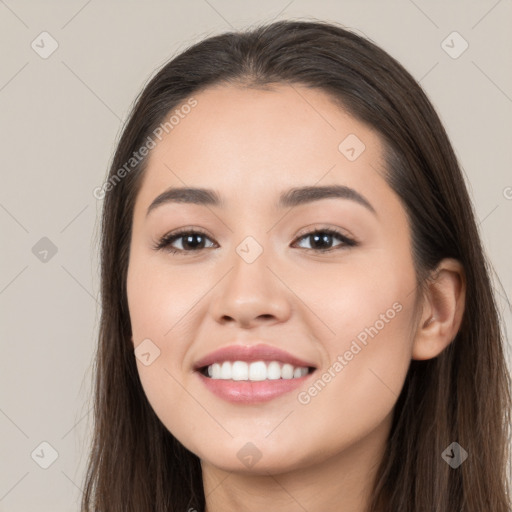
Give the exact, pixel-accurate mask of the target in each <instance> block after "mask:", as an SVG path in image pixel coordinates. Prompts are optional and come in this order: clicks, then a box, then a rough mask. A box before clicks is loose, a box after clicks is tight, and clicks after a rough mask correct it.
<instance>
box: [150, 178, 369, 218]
mask: <svg viewBox="0 0 512 512" xmlns="http://www.w3.org/2000/svg"><path fill="white" fill-rule="evenodd" d="M332 198H336V199H348V200H350V201H354V202H356V203H358V204H360V205H362V206H364V207H365V208H366V209H367V210H369V211H370V212H372V213H373V214H375V215H377V212H376V211H375V208H374V207H373V206H372V205H371V203H370V202H369V201H368V200H367V199H366V198H365V197H364V196H362V195H361V194H360V193H359V192H357V191H356V190H354V189H353V188H350V187H347V186H345V185H328V186H321V187H319V186H307V187H298V188H292V189H290V190H287V191H286V192H283V193H282V194H281V195H280V197H279V201H278V203H277V206H278V208H291V207H293V206H300V205H303V204H307V203H312V202H314V201H319V200H321V199H332ZM167 203H187V204H197V205H204V206H216V207H223V206H224V205H225V203H224V201H223V200H222V199H221V197H220V195H219V194H218V193H217V192H215V190H212V189H207V188H195V187H171V188H168V189H167V190H165V191H164V192H163V193H162V194H160V195H159V196H157V197H156V198H155V199H154V200H153V202H152V203H151V204H150V205H149V208H148V210H147V213H146V216H147V215H149V214H150V212H151V211H153V210H154V209H155V208H157V207H158V206H161V205H163V204H167Z"/></svg>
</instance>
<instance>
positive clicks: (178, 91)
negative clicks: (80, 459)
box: [82, 21, 511, 512]
mask: <svg viewBox="0 0 512 512" xmlns="http://www.w3.org/2000/svg"><path fill="white" fill-rule="evenodd" d="M275 83H285V84H292V85H293V84H300V85H305V86H308V87H313V88H317V89H319V90H322V91H324V92H326V93H328V94H329V95H330V96H331V97H332V98H333V99H334V100H335V101H337V102H338V104H339V105H340V106H341V107H343V108H344V109H345V110H346V111H347V112H349V113H350V114H351V115H353V116H354V117H355V118H357V119H358V120H360V121H363V122H365V123H367V124H368V125H370V126H371V127H373V128H374V129H375V130H377V132H378V133H379V134H380V136H381V138H382V141H383V143H384V147H385V158H386V160H385V161H386V169H387V175H386V179H387V182H388V183H389V185H390V186H391V187H392V189H393V190H394V191H395V192H396V193H397V195H398V196H399V197H400V199H401V201H402V204H403V206H404V208H405V210H406V212H407V215H408V219H409V223H410V226H411V237H412V247H413V256H414V262H415V268H416V270H417V280H418V284H419V285H420V288H419V289H421V285H422V284H423V283H424V282H425V279H426V278H427V276H428V273H429V272H430V271H432V270H433V269H435V266H436V264H437V263H438V262H439V261H440V260H441V259H443V258H445V257H452V258H456V259H458V260H459V261H460V262H461V263H462V264H463V266H464V270H465V275H466V286H467V291H466V306H465V313H464V316H463V320H462V324H461V327H460V330H459V332H458V334H457V336H456V338H455V339H454V340H453V342H452V343H451V344H450V345H449V346H448V347H447V348H446V349H445V350H444V351H443V352H442V353H441V354H440V355H439V356H438V357H436V358H433V359H430V360H425V361H411V364H410V368H409V371H408V374H407V377H406V381H405V384H404V386H403V389H402V391H401V394H400V396H399V398H398V401H397V403H396V406H395V409H394V419H393V424H392V429H391V432H390V436H389V440H388V443H387V447H386V453H385V455H384V457H383V459H382V462H381V464H380V466H379V471H378V474H377V478H376V480H375V482H374V492H373V495H372V497H371V504H370V507H369V508H368V512H384V511H388V510H389V511H393V512H420V511H422V512H423V511H424V512H433V511H436V512H455V511H457V512H459V511H461V512H462V511H464V512H483V511H492V512H509V511H510V494H509V492H510V489H509V487H508V486H509V484H508V481H509V476H508V477H507V472H508V471H509V468H507V461H508V457H509V454H510V445H509V437H508V435H509V429H510V408H511V396H510V375H509V373H508V370H507V366H506V360H505V356H504V347H503V333H502V332H501V328H500V326H501V322H502V319H501V318H500V317H499V314H498V310H497V307H496V303H495V298H494V296H493V293H492V287H491V283H490V277H489V275H490V264H489V263H488V261H487V260H486V258H485V256H484V254H483V250H482V246H481V242H480V236H479V233H478V229H477V225H476V222H475V215H474V212H473V208H472V205H471V202H470V198H469V196H468V192H467V189H466V185H465V182H464V179H463V176H462V173H461V170H460V167H459V164H458V162H457V159H456V156H455V154H454V151H453V149H452V147H451V144H450V141H449V139H448V136H447V134H446V132H445V129H444V128H443V126H442V124H441V121H440V119H439V117H438V115H437V114H436V112H435V110H434V108H433V106H432V104H431V103H430V101H429V100H428V98H427V96H426V95H425V93H424V92H423V91H422V89H421V87H420V86H419V85H418V83H417V82H416V81H415V80H414V78H413V77H412V76H411V75H410V74H409V73H408V72H407V71H406V70H405V69H404V68H403V67H402V66H401V65H400V64H399V63H398V62H397V61H396V60H395V59H394V58H392V57H391V56H390V55H388V54H387V53H386V52H385V51H384V50H382V49H381V48H379V47H378V46H377V45H375V44H374V43H372V42H371V41H369V40H368V39H365V38H363V37H361V36H359V35H356V34H355V33H353V32H351V31H349V30H346V29H344V28H342V27H341V26H339V25H336V24H334V23H327V22H319V21H278V22H275V23H272V24H267V25H263V26H259V27H256V28H254V27H253V28H252V29H251V30H246V31H240V32H229V33H224V34H221V35H217V36H213V37H209V38H208V39H205V40H203V41H201V42H199V43H197V44H195V45H193V46H191V47H189V48H188V49H187V50H186V51H183V52H182V53H181V54H179V55H178V56H176V57H175V58H173V59H172V60H171V61H170V62H168V63H167V64H165V65H164V66H163V67H162V68H161V69H160V70H159V71H158V72H157V73H156V74H155V76H154V77H153V78H152V79H151V80H150V81H149V82H148V83H147V85H146V86H145V88H144V90H143V91H142V92H141V94H140V95H139V97H138V98H137V100H136V102H135V105H134V107H133V109H132V112H131V115H130V117H129V119H128V122H127V124H126V126H125V128H124V131H123V133H122V135H121V137H120V140H119V143H118V145H117V150H116V152H115V155H114V158H113V161H112V165H111V168H110V171H109V175H108V180H107V181H108V182H109V186H108V187H103V188H102V190H101V196H100V198H102V199H103V200H104V204H103V215H102V226H101V237H102V238H101V295H102V316H101V323H100V332H99V340H98V341H99V343H98V349H97V356H96V360H95V374H96V375H95V377H96V380H95V406H94V432H93V440H92V447H91V451H90V457H89V463H88V470H87V474H86V479H85V480H86V481H85V490H84V496H83V502H82V512H86V511H87V512H88V511H101V512H116V511H119V512H121V511H122V512H128V511H136V512H149V511H152V512H164V511H165V512H173V511H179V512H185V511H187V510H188V509H189V508H193V509H196V510H197V511H198V512H202V511H203V510H204V506H205V497H204V491H203V485H202V474H201V466H200V461H199V459H198V457H197V456H196V455H194V454H193V453H191V452H190V451H188V450H187V449H185V448H184V447H183V446H182V445H181V443H180V442H179V441H178V440H176V439H175V438H174V437H173V435H172V434H171V433H170V432H169V431H168V430H167V429H166V428H165V426H164V425H163V424H162V423H161V422H160V420H159V419H158V417H157V416H156V415H155V413H154V411H153V410H152V408H151V406H150V405H149V403H148V400H147V399H146V397H145V394H144V391H143V389H142V386H141V383H140V381H139V377H138V373H137V368H136V363H135V357H134V351H133V345H132V343H131V339H130V338H131V327H130V317H129V311H128V307H127V296H126V276H127V266H128V255H129V245H130V236H131V224H132V217H133V207H134V201H135V198H136V195H137V192H138V190H139V187H140V183H141V177H142V175H143V173H144V169H145V164H146V162H147V157H145V158H142V159H140V161H139V160H138V159H137V162H136V163H134V161H132V160H131V158H132V157H133V155H134V153H135V152H137V151H138V150H139V148H141V147H142V146H143V145H144V144H145V141H147V140H148V137H150V136H151V134H152V133H154V131H155V130H156V129H157V128H158V126H159V125H160V123H162V121H164V119H165V118H166V116H167V115H168V114H169V113H170V112H171V111H172V110H173V109H176V108H177V107H178V106H179V105H182V104H183V103H184V102H186V101H187V99H189V98H191V97H192V96H193V95H194V94H195V93H196V94H197V93H198V92H199V91H200V90H201V89H204V88H205V87H208V86H210V85H214V84H215V85H218V84H234V85H238V86H242V87H257V88H258V87H269V86H271V85H272V84H275ZM127 162H131V164H130V166H128V167H127V166H126V163H127ZM123 166H124V169H125V172H124V173H119V170H120V169H121V168H123ZM120 175H122V177H121V178H120ZM452 442H457V443H459V444H460V445H461V446H462V448H463V449H464V450H465V451H466V452H467V453H468V455H469V456H468V458H467V460H466V461H465V462H463V463H462V464H461V465H460V466H459V467H457V468H456V469H454V468H452V467H450V466H449V465H448V464H447V463H446V462H445V460H443V458H442V456H441V455H442V453H443V451H444V450H445V449H446V448H447V447H448V446H449V445H450V444H451V443H452Z"/></svg>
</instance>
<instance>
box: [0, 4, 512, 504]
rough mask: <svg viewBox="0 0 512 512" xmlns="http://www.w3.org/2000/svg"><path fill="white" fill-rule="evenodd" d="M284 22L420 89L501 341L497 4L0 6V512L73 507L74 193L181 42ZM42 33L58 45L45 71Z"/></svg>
mask: <svg viewBox="0 0 512 512" xmlns="http://www.w3.org/2000/svg"><path fill="white" fill-rule="evenodd" d="M285 18H295V19H312V18H318V19H324V20H331V21H336V22H340V23H342V24H343V25H345V26H346V27H348V28H351V29H356V31H357V32H359V33H361V34H363V35H366V36H368V37H370V38H371V39H372V40H373V41H374V42H376V43H377V44H379V45H380V46H382V47H383V48H384V49H385V50H387V51H388V52H389V53H390V54H391V55H393V56H394V57H395V58H397V59H398V60H399V61H400V62H401V63H402V64H403V65H404V66H405V67H406V68H407V69H408V70H409V71H410V72H411V73H412V75H413V76H414V77H415V78H416V79H417V80H418V81H419V82H420V83H421V85H422V86H423V88H424V90H425V91H426V93H427V94H428V96H429V97H430V99H431V100H432V102H433V104H434V106H435V107H436V109H437V110H438V112H439V113H440V117H441V119H442V121H443V122H444V124H445V126H446V128H447V131H448V134H449V136H450V138H451V141H452V143H453V145H454V148H455V150H456V153H457V156H458V157H459V159H460V162H461V164H462V166H463V169H464V172H465V174H466V177H467V182H468V186H469V190H470V194H471V196H472V198H473V201H474V205H475V210H476V214H477V217H478V219H479V223H480V224H479V225H480V229H481V236H482V240H483V243H484V245H485V249H486V252H487V254H488V257H489V260H490V262H491V263H492V266H493V269H494V270H493V281H494V287H495V289H496V293H497V298H498V300H499V304H500V310H501V311H502V314H503V316H504V318H505V320H506V326H507V331H508V332H510V325H511V318H510V317H511V314H510V310H508V309H507V306H506V300H505V297H506V296H507V295H508V296H509V297H510V291H511V290H512V271H511V268H510V259H511V258H510V255H511V253H512V250H511V249H512V247H511V239H510V234H511V229H510V225H511V218H512V215H511V214H512V188H510V187H512V173H511V163H512V149H511V147H512V144H511V140H510V136H511V133H512V69H511V62H512V58H511V57H512V31H511V30H510V27H511V26H512V0H500V1H496V0H489V1H487V0H485V1H484V0H482V1H467V0H466V1H448V2H447V1H435V2H434V1H430V2H427V1H426V0H416V1H412V0H400V1H380V0H379V1H368V0H366V1H364V2H362V1H360V2H357V1H323V2H313V1H308V0H291V1H290V0H281V1H278V0H272V1H270V0H258V1H248V2H236V1H234V0H233V1H229V0H208V1H207V0H191V1H188V2H185V1H173V2H171V1H167V2H163V1H152V2H142V1H140V2H135V1H124V2H121V1H110V2H106V1H104V2H100V1H99V0H89V1H85V0H76V1H75V0H73V1H66V2H64V1H59V2H57V1H46V2H36V1H35V0H34V1H33V2H28V1H15V0H0V41H1V45H2V52H1V66H0V108H1V113H2V115H1V122H0V130H1V133H0V140H1V141H2V163H1V169H2V171H1V172H2V188H1V192H0V226H1V230H2V240H4V241H5V242H4V243H3V249H2V251H1V275H0V308H1V309H0V310H1V324H0V325H1V333H0V336H1V349H2V350H1V352H2V355H3V357H2V358H1V359H0V376H1V377H0V378H1V380H0V383H1V386H0V442H1V445H2V447H1V455H0V461H1V462H0V464H1V466H0V511H4V512H5V511H10V512H15V511H23V512H28V511H32V510H33V511H35V510H37V511H38V512H44V511H52V512H59V511H72V510H78V503H79V499H80V495H81V492H82V491H81V489H80V487H81V485H82V478H83V472H84V469H85V462H86V457H87V446H88V442H89V439H90V438H89V436H90V428H91V420H92V414H91V406H92V402H91V395H90V394H91V375H92V372H91V368H92V366H91V363H92V356H93V352H94V347H95V343H96V336H97V329H98V321H99V314H100V309H99V303H98V300H99V269H98V228H99V213H100V210H101V206H102V202H101V201H100V200H97V199H95V197H94V196H93V193H92V191H93V189H94V188H95V187H98V186H100V185H101V184H102V182H103V180H104V178H105V173H106V171H107V167H108V165H109V163H110V161H111V157H112V153H113V150H114V147H115V144H116V141H117V138H118V136H119V134H120V131H121V127H122V123H123V120H124V119H125V117H126V116H127V114H128V111H129V109H130V106H131V105H132V102H133V100H134V99H135V96H136V95H137V93H138V92H139V91H140V89H141V88H142V87H143V85H144V83H145V82H146V81H147V79H148V78H149V77H150V75H152V74H153V73H154V71H155V69H156V68H158V67H160V66H161V65H162V64H163V63H164V62H165V61H167V60H168V59H169V58H170V57H171V56H173V55H174V54H175V53H176V52H178V51H180V50H182V49H184V48H185V47H186V46H187V45H189V44H191V43H193V42H196V41H198V40H200V39H202V38H204V37H206V36H209V35H213V34H215V33H219V32H223V31H225V30H228V29H231V28H245V27H248V26H250V25H253V24H255V23H258V22H263V21H271V20H273V19H285ZM43 31H46V32H48V33H49V34H50V35H51V37H52V38H53V39H54V40H55V41H56V42H57V44H58V48H57V50H56V51H55V52H54V53H52V54H51V55H49V56H47V58H43V57H42V56H41V54H43V56H46V55H44V52H49V50H51V44H52V41H51V39H50V38H49V36H40V34H41V33H42V32H43ZM453 31H457V32H458V33H459V34H460V35H461V36H462V38H464V40H465V41H467V43H468V44H469V46H468V48H467V50H466V51H464V52H463V53H462V54H461V55H459V56H458V57H457V58H453V56H454V55H455V54H457V53H459V52H460V50H461V49H462V48H463V46H462V44H463V41H462V40H461V39H458V38H457V37H458V36H455V38H454V37H453V36H451V37H449V38H448V39H447V40H446V42H445V43H443V41H444V40H445V39H446V38H447V36H449V35H450V34H451V33H452V32H453ZM452 41H453V42H452ZM33 42H34V43H33ZM32 44H34V46H35V48H34V49H33V47H32V46H31V45H32ZM450 46H451V48H449V47H450ZM36 50H37V51H36ZM447 51H448V52H451V53H452V56H450V55H449V53H447ZM44 237H46V238H47V239H48V240H46V239H44V240H42V241H41V239H42V238H44ZM34 247H35V248H34ZM55 249H56V250H57V252H56V253H55V254H53V253H52V250H53V251H55ZM45 251H48V252H45ZM507 351H508V356H507V357H508V361H509V363H510V361H511V360H512V358H511V350H510V345H509V344H507ZM42 442H46V443H49V444H50V445H51V447H52V448H50V447H49V446H47V445H42V446H41V443H42ZM52 450H55V451H56V452H57V453H58V456H57V458H56V459H55V460H54V461H53V463H52V464H51V465H50V466H49V467H48V468H47V469H43V468H42V467H41V465H43V466H44V465H47V464H49V463H50V462H52V460H53V459H52V454H53V453H54V452H53V451H52Z"/></svg>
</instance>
